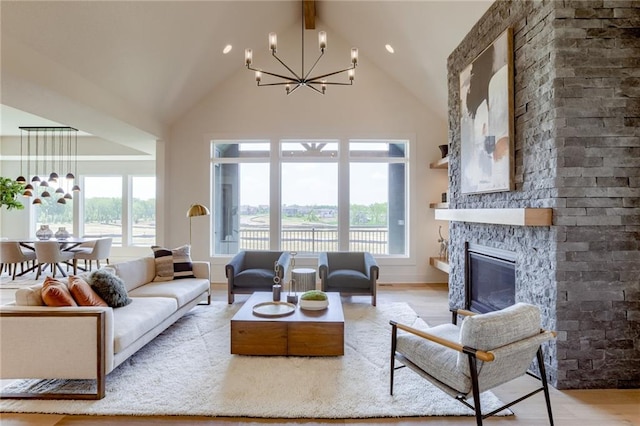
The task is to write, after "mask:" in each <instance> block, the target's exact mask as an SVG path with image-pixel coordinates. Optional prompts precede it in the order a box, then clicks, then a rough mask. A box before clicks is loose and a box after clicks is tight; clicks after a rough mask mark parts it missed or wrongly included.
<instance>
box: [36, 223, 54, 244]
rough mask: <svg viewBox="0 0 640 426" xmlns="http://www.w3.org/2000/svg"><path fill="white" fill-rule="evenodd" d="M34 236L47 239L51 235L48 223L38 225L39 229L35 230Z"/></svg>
mask: <svg viewBox="0 0 640 426" xmlns="http://www.w3.org/2000/svg"><path fill="white" fill-rule="evenodd" d="M36 237H37V238H38V239H39V240H48V239H49V238H51V237H53V231H52V230H51V229H49V225H40V229H38V230H37V231H36Z"/></svg>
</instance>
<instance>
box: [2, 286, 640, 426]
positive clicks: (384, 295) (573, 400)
mask: <svg viewBox="0 0 640 426" xmlns="http://www.w3.org/2000/svg"><path fill="white" fill-rule="evenodd" d="M5 282H6V281H5ZM212 288H213V300H218V301H225V300H226V298H227V293H226V288H225V287H224V286H222V285H217V284H216V285H213V287H212ZM14 291H15V290H3V289H2V286H0V303H6V302H8V301H10V300H11V299H12V298H13V292H14ZM246 298H247V297H240V296H238V297H237V298H236V303H242V302H244V300H246ZM369 301H370V298H369V297H353V298H345V299H344V303H369ZM395 301H404V302H407V303H409V304H410V305H411V306H412V307H413V309H414V310H415V311H416V312H417V313H418V314H419V315H420V316H421V317H422V318H423V319H424V320H425V321H426V322H427V323H429V324H431V325H436V324H442V323H445V322H448V321H450V315H449V312H448V305H447V287H446V285H444V284H429V285H421V286H408V285H405V286H380V290H379V292H378V303H379V304H381V303H385V302H395ZM107 380H108V378H107ZM533 384H534V383H533V379H530V378H527V377H524V378H522V379H521V380H517V381H514V382H512V383H509V384H507V385H503V386H502V387H500V388H498V389H496V390H495V393H496V395H498V396H499V397H501V398H502V399H503V400H505V401H506V400H510V398H511V396H512V395H514V394H517V393H518V392H520V391H522V390H524V389H529V388H530V387H531V385H533ZM282 398H286V395H282ZM551 404H552V407H553V411H554V420H555V424H556V425H563V426H574V425H579V426H614V425H636V426H640V390H635V389H634V390H614V389H608V390H574V391H558V390H556V389H553V388H552V389H551ZM512 408H513V411H514V412H515V416H511V417H503V418H497V417H494V418H490V419H487V420H485V424H486V425H487V426H491V425H511V426H514V425H527V426H537V425H548V424H549V423H548V420H547V415H546V409H545V404H544V398H543V396H542V395H541V394H538V395H536V396H534V397H532V398H529V399H528V400H526V401H524V402H522V403H520V404H518V405H515V406H514V407H512ZM0 424H1V425H2V426H17V425H20V426H25V425H29V426H31V425H39V426H52V425H56V426H63V425H73V426H77V425H112V424H126V425H202V426H204V425H216V426H220V425H258V424H303V425H308V426H312V425H323V424H339V425H340V424H360V425H397V426H402V425H419V424H427V425H430V426H437V425H447V426H451V425H465V426H469V425H474V424H475V421H474V419H473V418H472V417H424V418H394V419H388V418H385V419H360V420H358V419H336V420H314V419H296V420H284V419H251V418H204V417H178V416H163V417H138V416H64V415H50V414H47V415H44V414H8V413H0Z"/></svg>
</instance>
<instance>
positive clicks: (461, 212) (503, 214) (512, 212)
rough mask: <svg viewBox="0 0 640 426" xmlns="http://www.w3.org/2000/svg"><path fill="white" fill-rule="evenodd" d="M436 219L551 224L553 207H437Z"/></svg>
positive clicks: (515, 224) (516, 224) (511, 223)
mask: <svg viewBox="0 0 640 426" xmlns="http://www.w3.org/2000/svg"><path fill="white" fill-rule="evenodd" d="M435 218H436V220H449V221H457V222H472V223H489V224H493V225H513V226H551V224H552V218H553V209H550V208H519V209H436V210H435Z"/></svg>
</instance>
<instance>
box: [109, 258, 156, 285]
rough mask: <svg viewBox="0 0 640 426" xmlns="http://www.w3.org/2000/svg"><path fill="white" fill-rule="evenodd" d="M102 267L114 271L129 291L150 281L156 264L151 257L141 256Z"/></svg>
mask: <svg viewBox="0 0 640 426" xmlns="http://www.w3.org/2000/svg"><path fill="white" fill-rule="evenodd" d="M104 269H109V270H112V271H114V273H115V274H116V275H117V276H118V277H120V279H121V280H122V281H124V284H125V286H126V287H127V291H131V290H133V289H134V288H136V287H140V286H141V285H143V284H146V283H150V282H151V281H153V278H154V277H155V276H156V266H155V262H154V259H153V257H141V258H139V259H135V260H129V261H126V262H121V263H112V264H111V265H109V266H105V267H104Z"/></svg>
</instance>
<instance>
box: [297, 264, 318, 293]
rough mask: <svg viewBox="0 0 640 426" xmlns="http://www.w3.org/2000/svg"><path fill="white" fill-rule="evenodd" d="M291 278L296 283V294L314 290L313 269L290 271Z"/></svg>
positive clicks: (314, 277)
mask: <svg viewBox="0 0 640 426" xmlns="http://www.w3.org/2000/svg"><path fill="white" fill-rule="evenodd" d="M291 278H292V279H293V280H295V282H296V289H295V290H296V292H302V293H304V292H305V291H309V290H315V289H316V270H315V269H313V268H296V269H292V270H291Z"/></svg>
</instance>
